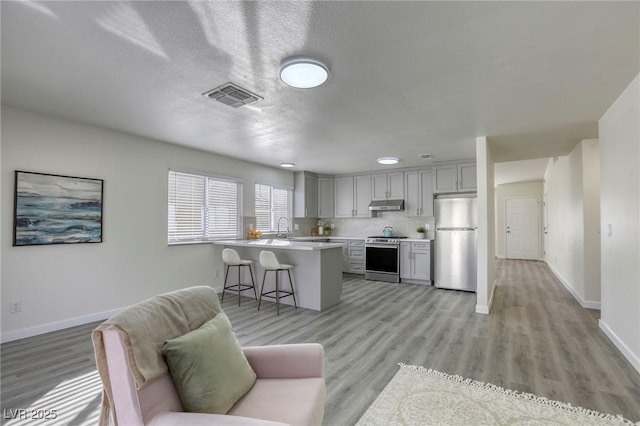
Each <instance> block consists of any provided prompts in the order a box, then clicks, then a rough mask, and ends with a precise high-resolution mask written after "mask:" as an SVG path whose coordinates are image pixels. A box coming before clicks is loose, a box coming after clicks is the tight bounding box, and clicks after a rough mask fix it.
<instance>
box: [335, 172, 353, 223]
mask: <svg viewBox="0 0 640 426" xmlns="http://www.w3.org/2000/svg"><path fill="white" fill-rule="evenodd" d="M334 184H335V185H334V188H335V217H353V176H340V177H337V178H335V181H334Z"/></svg>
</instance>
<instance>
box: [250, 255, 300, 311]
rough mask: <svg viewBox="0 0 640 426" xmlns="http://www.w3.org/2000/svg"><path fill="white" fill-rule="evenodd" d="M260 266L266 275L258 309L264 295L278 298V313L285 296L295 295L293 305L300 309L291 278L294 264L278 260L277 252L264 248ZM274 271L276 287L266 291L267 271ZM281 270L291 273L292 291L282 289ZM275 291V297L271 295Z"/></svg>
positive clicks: (263, 279)
mask: <svg viewBox="0 0 640 426" xmlns="http://www.w3.org/2000/svg"><path fill="white" fill-rule="evenodd" d="M260 266H262V267H263V268H264V275H263V277H262V289H261V290H260V299H258V310H260V302H262V297H263V296H264V297H266V298H269V299H275V300H276V308H277V311H278V315H280V299H282V298H283V297H289V296H293V305H294V306H295V308H296V309H298V304H297V302H296V293H295V291H294V290H293V281H292V280H291V269H293V265H287V264H284V263H280V262H278V258H277V257H276V255H275V253H273V252H272V251H268V250H263V251H261V252H260ZM271 271H273V272H274V273H275V274H276V289H275V290H271V291H267V292H266V293H265V292H264V284H265V279H266V278H267V272H271ZM280 271H287V274H288V275H289V286H290V287H291V291H286V290H280V279H279V278H278V276H279V275H280V274H279V272H280ZM273 293H275V294H276V295H275V297H274V296H271V294H273Z"/></svg>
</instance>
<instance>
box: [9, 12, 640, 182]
mask: <svg viewBox="0 0 640 426" xmlns="http://www.w3.org/2000/svg"><path fill="white" fill-rule="evenodd" d="M0 7H1V14H2V28H1V31H2V103H3V104H7V105H11V106H16V107H20V108H25V109H29V110H33V111H38V112H43V113H47V114H51V115H55V116H60V117H64V118H69V119H73V120H78V121H83V122H87V123H92V124H97V125H101V126H105V127H109V128H113V129H118V130H122V131H125V132H129V133H133V134H138V135H142V136H146V137H150V138H154V139H158V140H161V141H165V142H170V143H176V144H183V145H187V146H190V147H194V148H198V149H203V150H207V151H211V152H216V153H220V154H224V155H228V156H232V157H237V158H243V159H247V160H251V161H256V162H260V163H264V164H268V165H274V166H275V165H278V164H279V163H280V162H282V161H291V162H294V163H296V169H295V170H311V171H316V172H325V173H341V172H356V171H365V170H375V169H377V168H380V166H378V165H377V164H376V163H375V159H376V158H377V157H379V156H389V155H393V156H398V157H400V158H401V159H402V162H401V163H400V164H399V165H398V167H409V166H418V165H424V164H428V162H426V161H425V160H421V159H419V158H418V155H419V154H421V153H431V154H433V155H434V157H435V161H445V160H451V159H459V158H471V157H474V156H475V138H476V136H487V137H488V138H489V141H490V142H491V143H492V144H493V146H494V156H495V159H496V160H497V161H512V160H520V159H525V158H540V157H548V156H554V155H561V154H566V153H567V152H569V151H570V150H571V148H573V146H574V145H575V144H576V143H577V142H578V141H579V140H581V139H586V138H592V137H597V120H598V119H599V118H600V117H601V116H602V115H603V113H604V112H605V111H606V109H607V108H608V107H609V106H610V105H611V104H612V102H613V101H614V100H615V99H616V98H617V96H618V95H619V94H620V93H621V92H622V90H623V89H624V88H625V87H626V86H627V85H628V84H629V83H630V81H631V80H632V79H633V77H634V76H635V75H636V74H637V73H638V72H639V71H640V59H639V57H640V30H639V27H640V24H639V22H640V3H638V2H621V3H615V2H604V3H596V2H464V3H456V2H433V3H432V2H223V1H217V2H192V3H191V2H104V1H101V2H49V1H47V2H29V1H23V2H9V1H3V2H1V5H0ZM296 54H304V55H311V56H314V57H317V58H318V59H321V60H324V61H326V63H327V64H328V65H329V67H330V68H331V77H330V79H329V81H328V82H327V83H326V84H325V85H324V86H321V87H319V88H316V89H308V90H300V89H292V88H290V87H287V86H285V85H284V84H283V83H282V82H281V81H280V80H279V78H278V66H279V63H280V61H281V60H282V59H283V58H285V57H287V56H290V55H296ZM228 81H232V82H234V83H237V84H239V85H241V86H243V87H245V88H246V89H248V90H250V91H252V92H254V93H257V94H258V95H260V96H262V97H263V98H264V100H263V101H260V102H258V103H256V104H253V105H252V106H249V107H245V108H239V109H233V108H230V107H227V106H225V105H223V104H220V103H217V102H214V101H211V100H209V99H207V98H205V97H203V96H202V95H201V94H202V93H203V92H205V91H207V90H209V89H212V88H214V87H216V86H218V85H220V84H223V83H226V82H228Z"/></svg>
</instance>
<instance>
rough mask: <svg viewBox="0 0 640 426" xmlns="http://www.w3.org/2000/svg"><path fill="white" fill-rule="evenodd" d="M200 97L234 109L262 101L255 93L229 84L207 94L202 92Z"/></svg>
mask: <svg viewBox="0 0 640 426" xmlns="http://www.w3.org/2000/svg"><path fill="white" fill-rule="evenodd" d="M202 96H206V97H208V98H211V99H213V100H215V101H218V102H222V103H223V104H225V105H229V106H231V107H234V108H238V107H241V106H243V105H248V104H252V103H254V102H258V101H261V100H262V98H261V97H260V96H258V95H256V94H255V93H251V92H250V91H248V90H247V89H243V88H242V87H240V86H238V85H236V84H233V83H231V82H229V83H225V84H223V85H222V86H219V87H216V88H215V89H211V90H209V91H208V92H204V93H203V94H202Z"/></svg>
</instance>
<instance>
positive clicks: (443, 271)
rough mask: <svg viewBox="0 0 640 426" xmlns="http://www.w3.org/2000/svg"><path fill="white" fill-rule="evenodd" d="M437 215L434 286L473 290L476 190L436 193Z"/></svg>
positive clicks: (474, 280) (475, 263) (476, 226)
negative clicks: (473, 192) (458, 192)
mask: <svg viewBox="0 0 640 426" xmlns="http://www.w3.org/2000/svg"><path fill="white" fill-rule="evenodd" d="M434 209H435V217H436V241H435V248H436V249H435V286H436V287H438V288H449V289H454V290H465V291H474V292H475V291H476V282H477V274H476V270H477V260H476V253H477V245H478V206H477V199H476V195H475V194H469V195H468V196H467V195H465V194H456V195H443V196H438V198H436V199H435V200H434Z"/></svg>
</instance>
